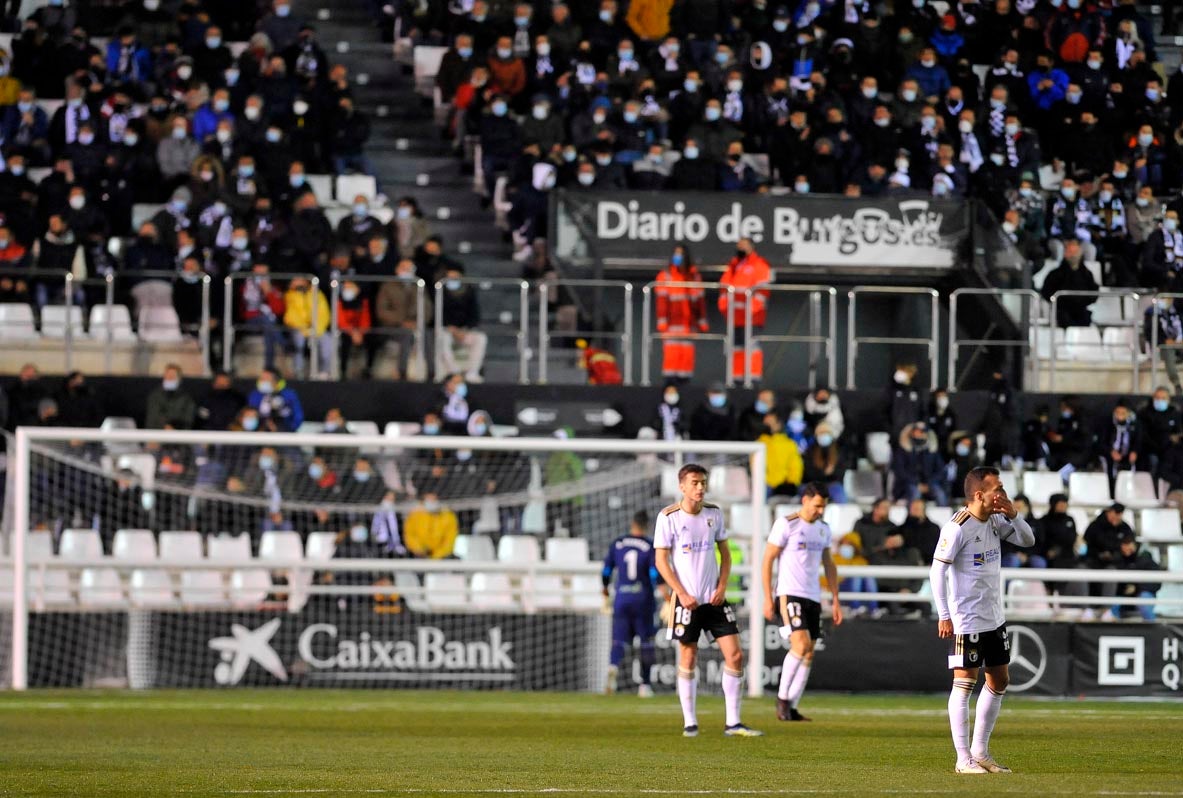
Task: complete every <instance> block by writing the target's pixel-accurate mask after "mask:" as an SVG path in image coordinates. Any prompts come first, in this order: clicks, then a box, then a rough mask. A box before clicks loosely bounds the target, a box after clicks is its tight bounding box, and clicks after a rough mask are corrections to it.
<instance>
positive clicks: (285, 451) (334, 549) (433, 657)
mask: <svg viewBox="0 0 1183 798" xmlns="http://www.w3.org/2000/svg"><path fill="white" fill-rule="evenodd" d="M8 452H9V454H8V458H7V467H6V480H5V483H4V484H5V502H4V526H3V530H4V535H3V541H2V543H3V545H2V546H0V555H3V559H2V560H0V684H2V685H5V686H14V687H18V688H22V687H24V686H31V687H64V686H127V687H132V688H153V687H162V688H163V687H198V686H211V687H212V686H218V687H227V686H234V685H253V686H272V685H275V686H279V685H289V686H301V685H308V686H331V687H342V686H359V687H397V686H414V687H432V686H439V687H449V688H457V687H460V688H482V689H487V688H499V687H500V688H513V689H529V690H584V691H597V690H601V689H603V687H604V683H605V679H606V674H607V665H608V651H609V647H610V638H611V618H610V616H609V614H608V611H607V609H606V603H605V600H604V598H603V596H602V593H601V570H602V559H603V557H604V554H605V552H606V550H607V548H608V546H609V544H610V542H611V541H612V540H613V539H614V538H616V537H617V536H619V535H622V534H625V533H627V531H628V528H629V523H630V520H631V519H632V517H633V515H634V514H635V513H637V512H638V511H641V510H644V511H646V512H647V513H648V514H649V516H650V518H651V519H652V518H653V517H655V516H656V514H657V512H658V511H659V510H660V509H661V507H663V506H664V505H666V504H668V503H670V502H671V501H674V500H676V498H677V476H676V475H677V469H678V468H679V466H680V465H682V464H683V463H685V462H691V461H693V462H699V463H702V464H703V465H704V466H705V467H707V468H708V470H709V473H710V480H711V481H710V494H709V497H708V498H709V500H712V501H716V502H718V503H720V504H722V505H724V507H725V509H726V511H727V513H728V515H727V517H728V518H729V519H730V523H731V526H732V533H733V536H734V537H735V539H736V541H737V546H738V547H739V549H738V550H737V551H736V554H737V555H739V556H738V557H737V559H742V563H741V564H740V565H739V566H737V567H736V568H735V569H734V570H735V572H736V574H737V576H736V579H735V580H734V582H733V590H732V591H731V592H732V599H733V600H734V601H736V602H737V603H738V604H739V605H740V614H741V616H742V617H743V618H744V619H745V620H744V623H747V624H749V625H750V626H749V627H747V628H748V633H749V634H750V632H751V631H753V630H755V631H756V636H754V637H752V638H751V639H755V640H761V639H762V638H761V634H762V621H761V620H760V619H759V617H758V616H759V613H758V612H757V613H755V614H754V615H753V614H752V613H749V612H748V607H749V606H758V604H752V603H751V602H750V601H748V600H746V599H747V596H746V595H745V593H744V591H745V590H752V589H754V588H755V587H756V586H755V585H754V584H753V580H751V579H749V578H748V575H749V565H750V562H751V561H752V560H751V552H752V549H751V546H752V538H753V535H754V534H755V536H756V537H757V538H762V537H763V533H764V532H765V531H766V530H765V528H764V527H765V526H766V524H764V523H758V522H757V521H756V520H755V519H763V518H765V516H766V514H765V512H764V501H763V497H764V490H765V489H764V482H763V453H762V451H760V449H759V447H758V446H757V445H755V444H734V443H730V444H709V443H703V442H696V443H691V442H679V443H659V442H653V441H620V440H595V439H581V440H575V439H571V440H564V439H559V438H518V437H500V438H493V437H488V436H485V437H479V438H477V437H440V436H427V435H422V434H410V435H404V436H401V437H386V436H376V435H375V436H368V435H350V434H318V435H304V434H296V435H279V434H266V433H191V432H190V433H186V432H171V431H159V430H153V431H136V430H121V431H100V430H56V429H55V430H43V429H25V430H22V431H21V432H19V433H18V435H17V436H16V437H15V439H12V438H10V440H9V445H8ZM757 526H758V527H759V528H757ZM757 545H758V544H757ZM733 548H734V547H733ZM745 555H746V556H745ZM19 585H23V586H24V588H25V589H24V593H23V599H22V594H21V591H20V589H19V588H18V587H17V586H19ZM745 637H746V635H745ZM658 651H659V654H658V663H657V665H656V666H655V670H654V671H653V676H654V681H655V684H657V685H662V684H669V685H671V686H672V684H673V682H674V653H675V652H674V651H673V648H672V644H671V643H670V642H668V641H666V640H665V636H664V634H662V633H661V632H659V633H658ZM703 651H704V653H703V656H702V657H701V667H702V669H703V673H702V676H703V684H704V687H705V689H707V690H710V689H718V682H719V675H720V674H721V664H720V661H719V660H718V653H717V651H716V650H714V649H713V648H706V647H704V649H703ZM760 655H762V652H753V657H754V658H755V659H756V661H757V662H758V661H759V656H760ZM757 672H758V671H757ZM629 673H631V674H632V675H633V677H634V678H638V677H639V676H640V664H639V661H638V660H637V658H636V656H633V655H632V652H630V659H629V662H628V663H627V664H626V670H625V680H627V675H628V674H629ZM753 681H754V682H757V683H755V684H753V685H752V689H753V691H755V690H758V689H759V688H760V684H759V683H758V682H760V681H762V680H753Z"/></svg>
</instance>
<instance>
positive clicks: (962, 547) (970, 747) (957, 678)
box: [929, 467, 1035, 774]
mask: <svg viewBox="0 0 1183 798" xmlns="http://www.w3.org/2000/svg"><path fill="white" fill-rule="evenodd" d="M965 497H966V504H965V509H963V510H961V511H960V512H958V513H957V514H955V515H954V516H953V518H952V519H950V520H949V521H948V523H946V524H945V525H944V526H943V527H942V528H941V537H940V540H939V541H938V542H937V548H936V554H935V555H934V557H933V561H932V570H931V571H930V572H929V579H930V580H931V584H932V586H933V599H934V600H935V601H936V605H937V613H938V616H939V618H940V620H939V621H938V622H937V634H939V635H940V636H941V637H942V638H945V639H949V640H951V642H952V645H951V647H950V648H951V650H950V653H949V667H950V668H952V669H953V690H952V692H951V693H950V695H949V726H950V728H951V729H952V731H953V747H954V748H955V749H956V751H957V767H956V772H957V773H973V774H982V773H1010V768H1007V767H1005V766H1003V765H1000V764H998V763H997V762H996V761H994V757H993V756H991V755H990V733H991V732H992V731H993V730H994V721H995V720H997V718H998V711H999V709H1001V707H1002V697H1003V696H1004V695H1005V694H1006V687H1007V685H1008V684H1009V682H1010V675H1009V670H1008V668H1007V665H1008V664H1009V663H1010V639H1009V638H1008V637H1007V633H1006V619H1005V618H1004V617H1003V616H1002V574H1001V571H1000V568H1001V567H1002V541H1004V540H1005V541H1007V542H1008V543H1011V544H1013V545H1015V546H1021V547H1023V548H1028V547H1030V546H1032V545H1033V544H1034V543H1035V534H1034V533H1033V532H1032V531H1031V527H1030V526H1029V525H1028V524H1027V522H1026V521H1025V520H1024V519H1023V516H1021V515H1019V513H1018V512H1017V511H1016V510H1015V508H1014V505H1013V504H1011V500H1010V499H1009V498H1007V495H1006V490H1005V489H1004V488H1003V487H1002V483H1001V481H1000V480H999V477H998V469H996V468H988V467H979V468H975V469H972V470H971V471H970V472H969V473H968V474H967V475H966V477H965ZM950 575H951V579H949V580H948V582H946V579H947V577H949V576H950ZM983 666H984V667H985V669H986V684H985V686H984V687H983V688H982V691H981V692H980V693H979V694H978V703H977V710H976V713H977V717H976V719H975V721H974V729H973V740H972V743H971V742H970V739H969V697H970V694H971V693H972V692H973V689H974V685H975V684H977V681H978V669H979V668H980V667H983Z"/></svg>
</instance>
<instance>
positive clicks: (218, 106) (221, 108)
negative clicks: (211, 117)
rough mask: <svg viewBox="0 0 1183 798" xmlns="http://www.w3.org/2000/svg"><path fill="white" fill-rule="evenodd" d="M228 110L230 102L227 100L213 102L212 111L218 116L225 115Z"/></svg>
mask: <svg viewBox="0 0 1183 798" xmlns="http://www.w3.org/2000/svg"><path fill="white" fill-rule="evenodd" d="M229 108H230V101H229V100H221V99H218V100H214V110H215V111H217V112H218V113H219V114H224V113H226V111H227V109H229ZM227 132H229V131H227Z"/></svg>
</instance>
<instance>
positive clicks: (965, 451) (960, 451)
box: [957, 443, 969, 457]
mask: <svg viewBox="0 0 1183 798" xmlns="http://www.w3.org/2000/svg"><path fill="white" fill-rule="evenodd" d="M957 455H958V456H959V457H967V456H968V455H969V444H965V443H959V444H957Z"/></svg>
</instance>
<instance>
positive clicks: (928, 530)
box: [900, 499, 941, 565]
mask: <svg viewBox="0 0 1183 798" xmlns="http://www.w3.org/2000/svg"><path fill="white" fill-rule="evenodd" d="M900 533H901V534H903V536H904V545H905V546H908V547H910V548H913V549H916V551H918V552H920V561H921V562H922V563H923V564H924V565H932V558H933V555H934V554H935V553H936V549H937V543H938V542H939V541H940V539H941V528H940V527H939V526H937V525H936V524H935V523H933V522H932V521H931V520H929V517H928V512H927V505H926V504H925V501H924V499H916V500H914V501H912V502H910V503H909V504H908V517H907V518H905V519H904V523H902V524H900Z"/></svg>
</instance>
